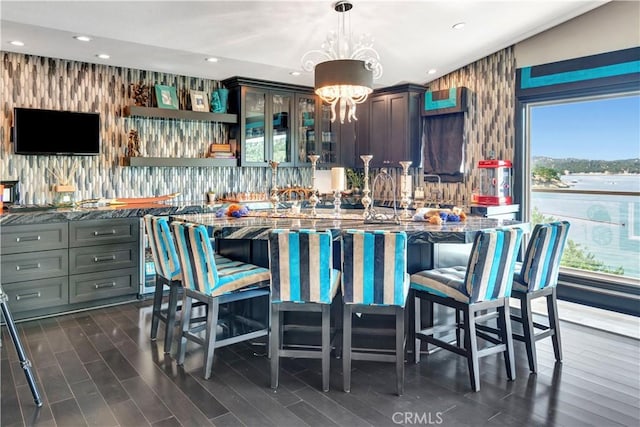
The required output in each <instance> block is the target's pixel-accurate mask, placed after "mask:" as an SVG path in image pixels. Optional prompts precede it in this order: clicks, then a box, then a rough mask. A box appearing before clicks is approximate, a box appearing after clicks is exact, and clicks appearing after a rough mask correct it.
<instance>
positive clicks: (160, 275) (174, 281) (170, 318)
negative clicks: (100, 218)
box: [144, 215, 182, 353]
mask: <svg viewBox="0 0 640 427" xmlns="http://www.w3.org/2000/svg"><path fill="white" fill-rule="evenodd" d="M144 224H145V228H146V230H147V237H148V238H149V247H150V248H151V254H152V255H153V263H154V265H155V269H156V280H155V290H154V293H153V308H152V311H151V340H152V341H155V340H156V338H157V335H158V326H159V323H160V322H163V323H164V324H165V330H164V352H165V353H169V352H170V351H171V344H172V341H173V332H174V328H175V321H176V311H177V307H178V294H179V293H180V291H181V290H182V281H181V280H182V274H181V273H180V261H179V260H178V253H177V252H176V247H175V244H174V242H173V238H172V237H171V231H170V230H169V222H168V221H167V219H166V218H164V217H157V216H153V215H145V216H144ZM165 285H166V286H167V287H168V288H169V303H168V306H167V309H166V310H163V309H162V296H163V291H164V286H165Z"/></svg>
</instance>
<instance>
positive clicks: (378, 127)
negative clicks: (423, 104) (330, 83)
mask: <svg viewBox="0 0 640 427" xmlns="http://www.w3.org/2000/svg"><path fill="white" fill-rule="evenodd" d="M424 90H425V88H424V87H423V86H420V85H414V84H404V85H399V86H392V87H388V88H384V89H378V90H376V91H374V92H373V93H372V94H371V95H370V96H369V100H368V101H367V104H368V105H367V106H366V107H365V108H360V110H367V109H368V115H367V116H366V120H367V123H368V131H369V132H368V137H367V138H366V139H367V140H368V145H362V146H361V147H362V148H361V151H362V153H361V154H365V153H364V151H367V152H368V153H367V154H372V155H373V159H372V160H371V166H372V167H397V168H399V167H401V166H400V164H399V163H398V162H400V161H403V160H411V161H412V162H413V165H412V166H414V167H415V166H417V165H419V163H420V141H421V138H422V125H421V120H420V95H421V94H422V93H423V92H424ZM363 117H364V116H363ZM363 139H364V138H363Z"/></svg>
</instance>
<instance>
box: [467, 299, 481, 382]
mask: <svg viewBox="0 0 640 427" xmlns="http://www.w3.org/2000/svg"><path fill="white" fill-rule="evenodd" d="M464 343H465V346H464V347H465V350H466V351H467V364H468V365H469V379H470V380H471V388H472V389H473V390H474V391H480V368H479V364H478V338H477V337H476V319H475V312H474V311H473V308H472V307H471V306H470V305H469V306H467V307H466V309H465V311H464Z"/></svg>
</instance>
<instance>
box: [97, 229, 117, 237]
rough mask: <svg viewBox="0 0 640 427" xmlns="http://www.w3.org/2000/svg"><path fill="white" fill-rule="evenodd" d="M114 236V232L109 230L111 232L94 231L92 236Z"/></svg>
mask: <svg viewBox="0 0 640 427" xmlns="http://www.w3.org/2000/svg"><path fill="white" fill-rule="evenodd" d="M114 234H116V230H111V231H94V232H93V235H94V236H112V235H114Z"/></svg>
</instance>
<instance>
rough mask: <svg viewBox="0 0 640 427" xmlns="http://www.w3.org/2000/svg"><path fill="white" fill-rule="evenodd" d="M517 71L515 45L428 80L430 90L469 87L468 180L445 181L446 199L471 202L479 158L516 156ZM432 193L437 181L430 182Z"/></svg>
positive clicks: (477, 182) (450, 201)
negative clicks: (457, 181)
mask: <svg viewBox="0 0 640 427" xmlns="http://www.w3.org/2000/svg"><path fill="white" fill-rule="evenodd" d="M515 75H516V62H515V56H514V53H513V47H509V48H506V49H504V50H501V51H498V52H496V53H494V54H493V55H489V56H487V57H485V58H483V59H480V60H478V61H476V62H474V63H472V64H469V65H467V66H465V67H463V68H460V69H459V70H456V71H454V72H453V73H450V74H447V75H446V76H443V77H441V78H439V79H437V80H435V81H433V82H430V83H429V84H428V86H429V90H433V91H436V90H442V89H448V88H450V87H454V86H455V87H459V86H465V87H467V88H469V91H470V95H471V96H470V99H469V111H468V112H467V113H466V116H465V123H464V132H465V146H466V150H465V182H463V183H451V184H442V186H443V192H444V199H445V201H447V202H449V203H454V204H458V205H462V204H468V203H470V200H469V199H470V197H471V194H472V192H473V190H474V189H477V188H478V186H479V177H480V174H479V171H478V169H477V167H476V165H477V164H478V160H482V159H489V158H491V157H490V156H491V154H493V155H494V157H495V158H496V159H505V160H513V155H514V144H515V123H514V119H515V110H514V108H515V87H516V85H515ZM426 186H427V190H426V194H427V195H428V194H431V190H432V189H433V188H434V186H435V184H429V183H427V184H426Z"/></svg>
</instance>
